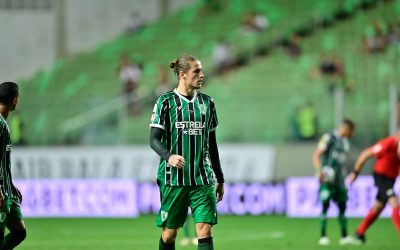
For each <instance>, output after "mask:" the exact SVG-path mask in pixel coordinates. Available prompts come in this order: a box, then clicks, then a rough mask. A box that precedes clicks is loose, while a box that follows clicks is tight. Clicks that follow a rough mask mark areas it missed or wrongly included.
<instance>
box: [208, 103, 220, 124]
mask: <svg viewBox="0 0 400 250" xmlns="http://www.w3.org/2000/svg"><path fill="white" fill-rule="evenodd" d="M217 127H218V117H217V111H216V109H215V104H214V102H213V101H212V100H211V101H210V120H209V122H208V130H209V131H215V129H216V128H217Z"/></svg>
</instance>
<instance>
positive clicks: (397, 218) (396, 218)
mask: <svg viewBox="0 0 400 250" xmlns="http://www.w3.org/2000/svg"><path fill="white" fill-rule="evenodd" d="M389 204H390V205H391V206H392V221H393V225H394V226H395V228H396V229H397V232H398V233H399V234H400V207H399V199H398V198H397V196H396V195H395V194H394V193H393V195H392V196H391V197H390V198H389Z"/></svg>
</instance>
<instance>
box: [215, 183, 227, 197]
mask: <svg viewBox="0 0 400 250" xmlns="http://www.w3.org/2000/svg"><path fill="white" fill-rule="evenodd" d="M224 192H225V191H224V183H217V185H216V186H215V193H216V196H217V202H220V201H222V198H224Z"/></svg>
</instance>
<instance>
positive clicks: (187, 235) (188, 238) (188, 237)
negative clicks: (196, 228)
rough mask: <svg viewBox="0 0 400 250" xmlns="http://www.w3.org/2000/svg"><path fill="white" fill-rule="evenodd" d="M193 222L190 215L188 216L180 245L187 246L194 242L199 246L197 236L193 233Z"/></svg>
mask: <svg viewBox="0 0 400 250" xmlns="http://www.w3.org/2000/svg"><path fill="white" fill-rule="evenodd" d="M190 228H191V223H190V216H188V217H187V218H186V222H185V224H183V238H182V239H181V242H180V245H181V246H187V245H189V244H193V245H195V246H197V237H194V238H192V234H191V229H190Z"/></svg>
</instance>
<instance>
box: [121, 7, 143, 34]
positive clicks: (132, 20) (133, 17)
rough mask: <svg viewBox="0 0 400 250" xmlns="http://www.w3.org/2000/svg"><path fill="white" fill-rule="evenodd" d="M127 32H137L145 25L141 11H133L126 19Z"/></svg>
mask: <svg viewBox="0 0 400 250" xmlns="http://www.w3.org/2000/svg"><path fill="white" fill-rule="evenodd" d="M124 27H125V30H126V31H127V33H135V32H137V31H139V30H140V29H142V28H143V27H144V21H143V19H142V17H141V16H140V13H138V12H136V11H133V12H132V13H131V14H130V15H129V16H128V17H127V18H126V20H125V21H124Z"/></svg>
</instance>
